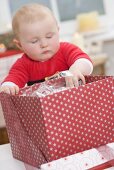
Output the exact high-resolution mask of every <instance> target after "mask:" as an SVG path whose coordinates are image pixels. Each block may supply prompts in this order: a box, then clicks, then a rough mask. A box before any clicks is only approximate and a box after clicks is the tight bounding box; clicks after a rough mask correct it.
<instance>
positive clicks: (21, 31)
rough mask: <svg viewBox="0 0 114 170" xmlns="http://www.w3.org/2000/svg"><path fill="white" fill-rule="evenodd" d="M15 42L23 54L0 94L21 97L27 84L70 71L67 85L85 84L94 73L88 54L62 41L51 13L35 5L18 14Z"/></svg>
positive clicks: (45, 8)
mask: <svg viewBox="0 0 114 170" xmlns="http://www.w3.org/2000/svg"><path fill="white" fill-rule="evenodd" d="M12 28H13V31H14V34H15V39H14V42H15V44H16V45H17V47H18V48H19V49H20V50H21V51H23V55H22V57H21V58H19V59H18V60H17V61H16V62H15V63H14V65H13V66H12V67H11V69H10V71H9V74H8V76H7V77H6V78H5V79H4V81H3V82H2V83H1V86H0V92H2V91H3V92H5V93H9V94H13V95H14V94H17V93H18V92H19V88H22V87H24V86H25V85H26V84H28V85H32V84H34V83H37V82H40V81H44V80H45V77H49V76H52V75H53V74H55V73H56V72H58V71H65V70H69V72H71V74H72V75H73V76H69V77H67V78H66V86H70V87H74V86H77V87H78V80H80V79H81V80H82V82H83V84H85V78H84V75H89V74H91V73H92V70H93V65H92V62H91V60H90V58H89V56H88V55H87V54H85V53H84V52H83V51H82V50H81V49H80V48H78V47H77V46H75V45H73V44H70V43H68V42H60V41H59V27H58V24H57V22H56V19H55V17H54V15H53V13H52V12H51V10H50V9H49V8H48V7H46V6H43V5H40V4H37V3H34V4H28V5H25V6H23V7H21V8H20V9H19V10H18V11H17V12H16V13H15V15H14V17H13V20H12Z"/></svg>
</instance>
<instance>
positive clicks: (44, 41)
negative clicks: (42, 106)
mask: <svg viewBox="0 0 114 170" xmlns="http://www.w3.org/2000/svg"><path fill="white" fill-rule="evenodd" d="M47 45H48V43H47V41H46V40H45V39H42V40H40V47H41V48H44V47H47Z"/></svg>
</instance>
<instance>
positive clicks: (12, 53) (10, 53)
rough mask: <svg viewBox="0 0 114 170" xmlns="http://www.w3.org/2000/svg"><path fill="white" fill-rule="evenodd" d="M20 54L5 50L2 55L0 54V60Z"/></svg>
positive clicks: (15, 51)
mask: <svg viewBox="0 0 114 170" xmlns="http://www.w3.org/2000/svg"><path fill="white" fill-rule="evenodd" d="M20 53H22V51H20V50H7V51H5V52H3V53H0V58H3V57H9V56H11V55H15V54H20Z"/></svg>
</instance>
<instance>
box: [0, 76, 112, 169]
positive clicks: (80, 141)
mask: <svg viewBox="0 0 114 170" xmlns="http://www.w3.org/2000/svg"><path fill="white" fill-rule="evenodd" d="M61 80H63V79H61ZM51 81H53V82H55V81H58V80H51ZM86 82H87V84H86V85H82V86H80V87H78V88H71V89H68V90H64V91H61V92H57V93H54V94H50V95H47V96H46V97H29V96H19V95H17V96H11V95H8V94H3V93H1V102H2V107H3V111H4V116H5V119H6V125H7V130H8V134H9V139H10V143H11V147H12V152H13V156H14V157H15V158H17V159H19V160H22V161H24V162H27V163H29V164H31V165H33V166H38V165H41V164H43V163H45V162H48V161H52V160H56V159H59V158H61V157H65V156H67V155H71V154H74V153H77V152H81V151H84V150H88V149H90V148H93V147H98V146H101V145H104V144H106V143H110V142H114V133H113V128H114V114H113V107H114V96H113V87H114V85H113V83H114V80H113V77H111V76H110V77H108V76H107V77H106V76H88V77H86ZM38 86H39V84H36V85H33V88H32V89H33V90H36V88H37V87H38ZM26 89H28V87H27V88H24V89H23V90H22V91H21V92H22V93H23V92H24V91H25V90H26Z"/></svg>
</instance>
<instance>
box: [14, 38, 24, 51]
mask: <svg viewBox="0 0 114 170" xmlns="http://www.w3.org/2000/svg"><path fill="white" fill-rule="evenodd" d="M13 43H15V45H16V46H17V47H18V48H19V49H20V50H21V51H22V50H23V49H22V46H21V43H20V41H19V40H17V39H13Z"/></svg>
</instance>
